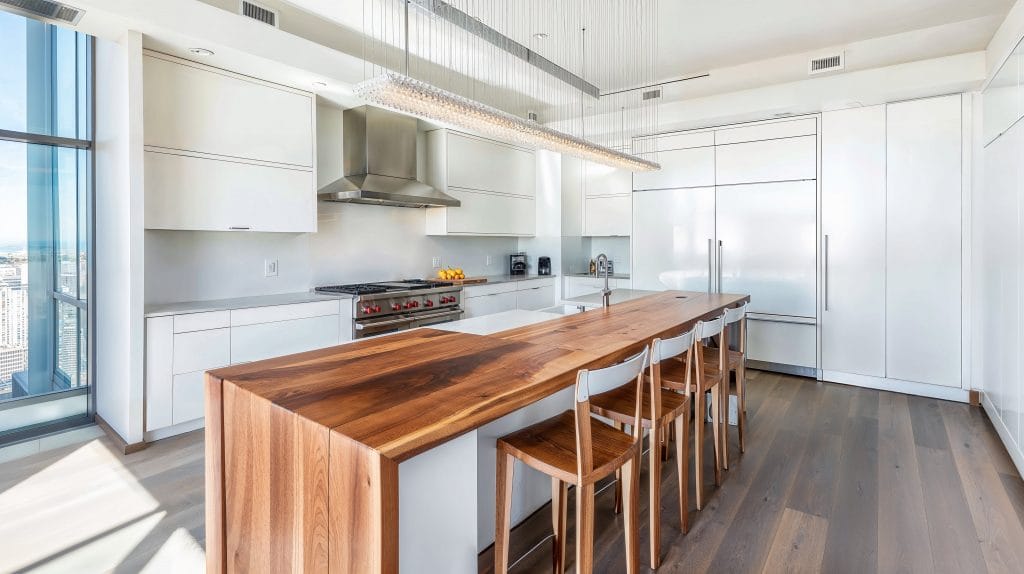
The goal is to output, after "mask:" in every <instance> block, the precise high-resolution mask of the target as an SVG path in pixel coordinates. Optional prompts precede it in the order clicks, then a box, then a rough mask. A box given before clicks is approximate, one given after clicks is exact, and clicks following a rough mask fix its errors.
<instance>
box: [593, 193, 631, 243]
mask: <svg viewBox="0 0 1024 574" xmlns="http://www.w3.org/2000/svg"><path fill="white" fill-rule="evenodd" d="M632 208H633V204H632V197H631V194H627V195H607V196H604V197H587V198H584V200H583V235H584V236H586V237H628V236H629V231H630V226H631V224H632Z"/></svg>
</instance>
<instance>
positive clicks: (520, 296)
mask: <svg viewBox="0 0 1024 574" xmlns="http://www.w3.org/2000/svg"><path fill="white" fill-rule="evenodd" d="M462 297H463V308H464V309H465V312H466V313H465V315H464V317H463V318H465V319H469V318H471V317H480V316H483V315H491V314H494V313H501V312H503V311H512V310H514V309H525V310H529V311H537V310H539V309H545V308H547V307H551V306H552V305H554V304H555V279H554V277H542V278H534V279H523V280H521V281H507V282H504V283H487V284H483V285H469V286H467V287H466V288H465V289H464V290H463V292H462Z"/></svg>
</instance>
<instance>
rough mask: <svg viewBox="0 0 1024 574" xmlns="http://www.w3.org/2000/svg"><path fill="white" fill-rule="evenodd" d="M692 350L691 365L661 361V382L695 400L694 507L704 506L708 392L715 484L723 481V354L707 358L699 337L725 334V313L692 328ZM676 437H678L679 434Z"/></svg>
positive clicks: (701, 339) (706, 337)
mask: <svg viewBox="0 0 1024 574" xmlns="http://www.w3.org/2000/svg"><path fill="white" fill-rule="evenodd" d="M693 333H694V341H693V346H694V350H693V351H692V354H693V357H694V359H693V361H692V369H691V368H690V367H689V366H688V365H690V364H691V363H690V361H681V360H672V361H666V362H664V363H663V364H662V365H661V386H662V387H664V388H667V389H673V390H678V391H683V392H684V393H686V394H687V395H688V396H690V397H692V401H693V403H694V411H693V412H694V416H693V445H694V451H693V466H694V469H693V475H694V480H695V481H696V482H697V487H696V492H697V510H702V509H703V508H704V449H703V448H702V447H703V445H704V413H705V412H706V411H707V409H706V407H705V394H706V393H708V392H710V393H711V420H712V423H713V424H712V429H713V435H712V436H713V437H714V445H715V486H721V485H722V440H721V428H720V427H721V414H722V408H721V403H722V401H721V389H722V388H723V386H724V385H722V384H721V382H722V381H723V377H722V369H721V368H720V365H725V364H726V363H725V361H726V358H725V354H724V352H721V353H719V354H718V355H717V360H708V358H707V357H706V356H705V351H704V345H703V343H702V341H704V340H705V339H708V338H710V337H714V336H717V335H722V336H723V337H724V335H725V316H724V315H723V316H721V317H718V318H717V319H712V320H710V321H701V322H699V323H697V326H696V327H694V328H693ZM676 440H681V439H680V438H679V437H677V438H676Z"/></svg>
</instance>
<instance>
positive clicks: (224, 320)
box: [174, 311, 231, 333]
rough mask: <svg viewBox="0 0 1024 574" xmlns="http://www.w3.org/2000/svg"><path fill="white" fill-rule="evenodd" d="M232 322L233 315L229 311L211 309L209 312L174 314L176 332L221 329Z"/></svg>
mask: <svg viewBox="0 0 1024 574" xmlns="http://www.w3.org/2000/svg"><path fill="white" fill-rule="evenodd" d="M230 324H231V315H230V313H228V312H227V311H210V312H209V313H189V314H187V315H175V316H174V332H175V333H188V332H190V331H206V330H207V329H221V328H224V327H228V326H230Z"/></svg>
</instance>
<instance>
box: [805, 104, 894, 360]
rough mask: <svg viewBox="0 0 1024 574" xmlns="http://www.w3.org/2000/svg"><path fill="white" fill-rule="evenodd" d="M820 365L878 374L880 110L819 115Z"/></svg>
mask: <svg viewBox="0 0 1024 574" xmlns="http://www.w3.org/2000/svg"><path fill="white" fill-rule="evenodd" d="M821 129H822V133H821V138H822V142H821V154H822V155H821V225H822V229H821V233H822V258H823V265H822V283H823V285H822V289H823V292H822V296H823V303H822V315H821V361H822V368H823V369H825V370H828V371H841V372H845V373H855V374H858V375H867V376H873V377H884V376H885V106H872V107H866V108H851V109H848V110H840V111H835V112H825V113H824V114H822V128H821Z"/></svg>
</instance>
